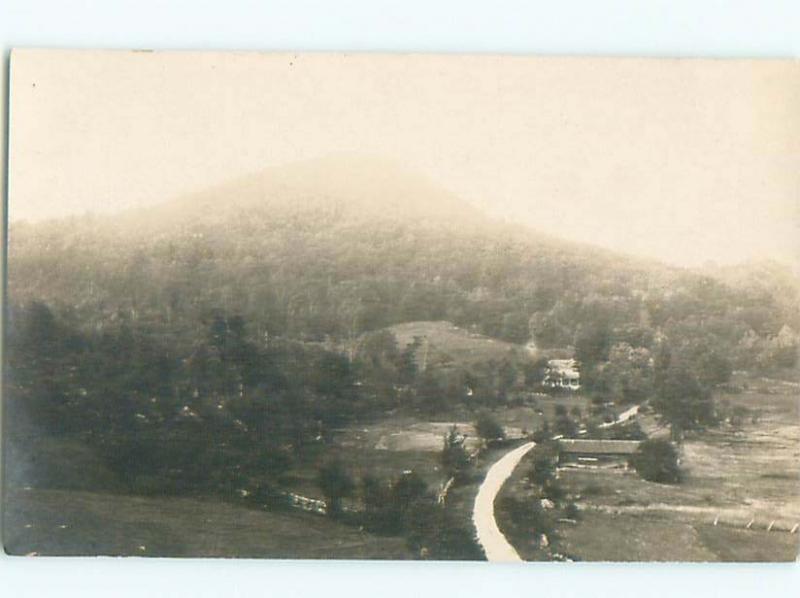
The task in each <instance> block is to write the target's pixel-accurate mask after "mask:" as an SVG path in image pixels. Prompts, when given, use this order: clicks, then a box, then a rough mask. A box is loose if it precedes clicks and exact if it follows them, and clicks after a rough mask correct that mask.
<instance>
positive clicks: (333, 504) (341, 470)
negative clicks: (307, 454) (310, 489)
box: [317, 461, 356, 517]
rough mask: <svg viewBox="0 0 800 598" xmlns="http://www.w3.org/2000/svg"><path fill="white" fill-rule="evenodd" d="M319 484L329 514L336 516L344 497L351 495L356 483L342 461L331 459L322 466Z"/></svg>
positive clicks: (318, 479)
mask: <svg viewBox="0 0 800 598" xmlns="http://www.w3.org/2000/svg"><path fill="white" fill-rule="evenodd" d="M317 484H318V485H319V488H320V490H322V493H323V494H324V495H325V500H326V502H327V504H328V515H330V516H332V517H335V516H337V515H339V514H340V513H341V510H342V499H343V498H347V497H348V496H351V495H352V494H353V492H354V491H355V489H356V483H355V481H354V480H353V478H352V476H351V475H350V473H349V472H348V471H347V470H346V469H345V467H344V465H343V464H342V463H341V462H340V461H331V462H329V463H326V464H324V465H323V466H322V467H320V469H319V471H318V473H317Z"/></svg>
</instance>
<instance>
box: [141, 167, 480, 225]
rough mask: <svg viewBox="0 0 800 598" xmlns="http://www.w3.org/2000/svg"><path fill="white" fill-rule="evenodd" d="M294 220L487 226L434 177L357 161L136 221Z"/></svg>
mask: <svg viewBox="0 0 800 598" xmlns="http://www.w3.org/2000/svg"><path fill="white" fill-rule="evenodd" d="M287 214H290V215H293V216H295V217H307V216H308V215H313V214H317V215H319V214H323V215H326V216H328V217H330V218H335V219H341V220H347V221H348V222H350V223H351V224H368V223H375V222H381V221H403V222H409V223H414V224H417V225H423V224H432V223H437V224H443V223H448V224H449V225H451V226H455V225H459V226H476V225H479V224H480V225H486V224H487V217H486V216H485V215H484V214H483V213H482V212H481V211H479V210H478V209H477V208H475V207H474V206H472V205H471V204H469V203H467V202H465V201H463V200H462V199H460V198H458V197H457V196H455V195H454V194H452V193H450V192H449V191H447V190H445V189H443V188H441V187H439V186H438V185H436V184H435V183H434V182H433V181H431V180H429V179H427V178H426V177H424V176H421V175H419V174H417V173H415V172H412V171H410V170H407V169H404V168H402V167H400V166H398V165H397V164H395V163H393V162H391V161H388V160H383V159H380V158H374V157H366V156H353V155H350V154H344V155H334V156H328V157H324V158H319V159H315V160H306V161H301V162H295V163H292V164H287V165H282V166H276V167H271V168H266V169H264V170H262V171H260V172H258V173H255V174H251V175H248V176H244V177H240V178H237V179H235V180H232V181H228V182H226V183H223V184H220V185H217V186H215V187H212V188H211V189H207V190H204V191H200V192H196V193H191V194H188V195H186V196H183V197H180V198H177V199H175V200H172V201H169V202H166V203H164V204H161V205H159V206H156V207H155V208H148V209H146V210H140V211H138V213H135V212H134V213H130V214H129V216H131V217H132V218H133V219H134V220H135V221H138V222H141V223H142V224H149V225H151V226H152V225H156V226H157V227H161V226H164V225H175V224H179V225H180V226H181V227H191V226H193V225H198V224H211V223H220V222H228V221H231V220H234V221H235V220H236V219H238V218H241V217H243V216H246V217H247V218H274V217H276V216H277V217H280V216H284V215H287Z"/></svg>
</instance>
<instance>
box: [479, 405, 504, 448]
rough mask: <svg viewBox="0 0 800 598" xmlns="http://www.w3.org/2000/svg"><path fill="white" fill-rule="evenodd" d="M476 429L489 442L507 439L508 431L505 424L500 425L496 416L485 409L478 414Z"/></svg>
mask: <svg viewBox="0 0 800 598" xmlns="http://www.w3.org/2000/svg"><path fill="white" fill-rule="evenodd" d="M475 431H476V432H477V433H478V436H480V437H481V438H483V439H484V440H485V441H487V442H492V441H494V440H505V438H506V432H505V430H503V426H501V425H500V422H498V421H497V420H496V419H495V418H494V416H493V415H492V414H491V413H489V412H488V411H483V412H481V413H480V414H478V419H477V420H476V421H475Z"/></svg>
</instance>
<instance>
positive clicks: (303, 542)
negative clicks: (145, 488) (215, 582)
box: [3, 489, 412, 560]
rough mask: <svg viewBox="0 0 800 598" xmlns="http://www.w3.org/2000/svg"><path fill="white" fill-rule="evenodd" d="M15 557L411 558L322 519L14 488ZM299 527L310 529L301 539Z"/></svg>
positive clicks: (10, 545) (7, 535)
mask: <svg viewBox="0 0 800 598" xmlns="http://www.w3.org/2000/svg"><path fill="white" fill-rule="evenodd" d="M5 511H6V512H5V513H4V520H3V521H4V528H5V529H4V530H3V531H4V535H3V539H4V541H5V549H6V551H7V552H8V553H9V554H12V555H26V554H30V553H36V555H37V556H70V555H94V556H97V555H104V556H106V555H107V556H158V557H217V558H219V557H239V558H313V559H317V558H318V559H357V558H378V559H380V558H385V559H401V560H402V559H407V558H411V556H412V554H411V553H410V551H409V550H408V549H407V548H406V546H405V543H404V541H403V540H402V539H401V538H387V537H380V536H375V535H372V534H369V533H366V532H363V531H359V530H357V529H355V528H353V527H352V526H347V525H344V524H342V523H337V522H334V521H330V520H329V519H326V518H324V517H320V516H319V515H312V514H306V513H298V512H265V511H261V510H254V509H252V508H248V507H246V506H237V505H235V504H232V503H230V502H221V501H219V500H208V499H194V498H175V497H170V498H158V497H126V496H121V495H112V494H100V493H94V492H75V491H72V492H65V491H60V490H40V489H28V490H22V489H20V490H14V491H10V492H9V494H8V503H7V504H6V505H5ZM298 530H302V533H301V534H298Z"/></svg>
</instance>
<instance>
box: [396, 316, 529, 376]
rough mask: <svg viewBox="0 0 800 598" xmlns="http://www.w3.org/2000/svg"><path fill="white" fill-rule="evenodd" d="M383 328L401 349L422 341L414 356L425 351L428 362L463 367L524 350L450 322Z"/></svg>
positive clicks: (499, 358) (500, 358) (408, 323)
mask: <svg viewBox="0 0 800 598" xmlns="http://www.w3.org/2000/svg"><path fill="white" fill-rule="evenodd" d="M387 330H389V331H390V332H391V333H392V334H394V336H395V338H396V339H397V344H398V346H399V347H400V348H401V349H405V348H406V347H408V346H409V345H411V344H412V343H414V341H415V339H418V342H421V343H423V345H422V348H421V349H420V350H419V351H418V352H417V357H418V359H420V355H421V354H422V353H425V359H426V361H428V362H429V363H431V364H445V365H446V364H458V365H459V366H462V367H464V366H469V365H471V364H475V363H485V362H489V361H494V362H496V363H500V362H501V361H502V360H503V359H509V358H510V357H514V356H515V355H518V354H521V353H523V352H524V348H523V347H521V346H520V345H517V344H515V343H509V342H506V341H502V340H498V339H493V338H489V337H487V336H484V335H482V334H478V333H475V332H469V331H468V330H464V329H463V328H459V327H458V326H455V325H453V324H451V323H450V322H404V323H403V324H395V325H394V326H390V327H389V328H388V329H387Z"/></svg>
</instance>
